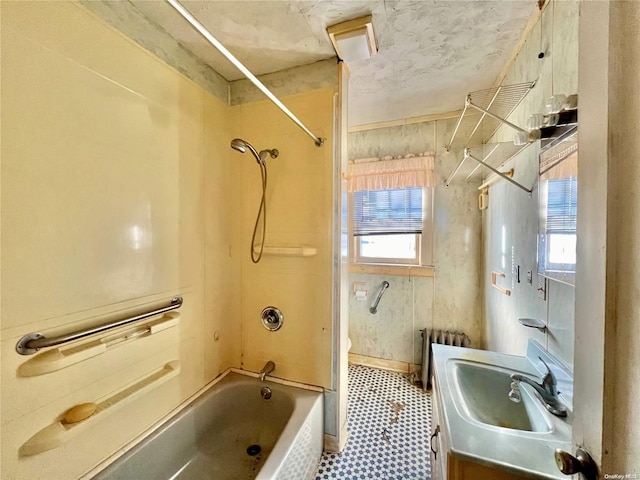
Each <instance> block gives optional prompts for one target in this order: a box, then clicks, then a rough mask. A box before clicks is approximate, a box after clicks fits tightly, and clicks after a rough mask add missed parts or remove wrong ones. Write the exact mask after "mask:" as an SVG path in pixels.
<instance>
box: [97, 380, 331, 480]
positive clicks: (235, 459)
mask: <svg viewBox="0 0 640 480" xmlns="http://www.w3.org/2000/svg"><path fill="white" fill-rule="evenodd" d="M263 387H268V388H269V389H270V390H271V397H270V398H269V399H264V398H263V395H262V392H261V389H262V388H263ZM265 396H268V392H267V393H266V395H265ZM322 398H323V396H322V393H321V392H319V391H313V390H306V389H302V388H296V387H293V386H289V385H282V384H280V383H275V382H272V381H268V380H267V381H264V382H261V381H260V380H259V379H257V378H253V377H250V376H247V375H243V374H240V373H237V372H230V373H228V374H227V375H225V376H224V378H222V380H220V381H218V382H217V383H215V384H214V385H213V386H212V387H210V388H209V389H207V390H206V391H205V392H204V393H202V394H201V395H199V396H198V397H197V398H196V399H195V400H194V401H192V402H190V403H189V404H188V405H187V406H186V407H184V408H183V409H182V410H180V411H179V412H178V413H177V414H175V415H174V416H173V417H171V418H170V419H169V420H167V421H166V422H164V423H163V424H162V425H161V426H159V427H158V428H157V429H156V430H155V431H154V432H153V433H152V434H150V435H149V436H147V437H146V438H145V439H143V440H142V441H141V442H140V443H139V444H137V445H136V446H135V447H133V448H132V449H131V450H129V451H128V452H127V453H125V454H124V455H123V456H121V457H120V458H118V459H117V460H116V461H115V462H114V463H112V464H111V465H109V466H108V467H107V468H106V469H104V470H102V471H101V472H99V473H98V474H97V475H96V476H95V477H93V478H94V479H96V480H115V479H119V480H133V479H135V480H161V479H166V480H169V479H171V480H174V479H175V480H192V479H193V480H207V479H211V480H214V479H215V480H224V479H233V480H238V479H253V478H255V479H259V480H267V479H282V480H288V479H291V480H303V479H311V478H314V474H315V472H316V467H317V464H318V460H319V459H320V455H321V454H322V443H323V404H322V401H323V400H322Z"/></svg>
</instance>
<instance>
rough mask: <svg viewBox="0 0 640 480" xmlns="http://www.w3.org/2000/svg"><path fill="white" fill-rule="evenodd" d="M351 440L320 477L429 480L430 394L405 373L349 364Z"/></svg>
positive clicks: (331, 456) (326, 457)
mask: <svg viewBox="0 0 640 480" xmlns="http://www.w3.org/2000/svg"><path fill="white" fill-rule="evenodd" d="M348 427H349V439H348V441H347V446H346V447H345V449H344V451H343V452H341V453H339V454H336V453H329V452H324V453H323V454H322V458H321V460H320V463H319V466H318V471H317V473H316V480H330V479H341V480H361V479H374V480H392V479H393V480H409V479H411V480H430V478H431V468H430V465H429V437H430V435H431V434H430V432H431V395H430V393H425V392H423V391H422V389H421V388H419V387H416V386H414V385H411V384H410V383H409V381H408V380H407V378H406V376H404V375H402V374H400V373H393V372H386V371H383V370H376V369H373V368H367V367H362V366H359V365H349V419H348Z"/></svg>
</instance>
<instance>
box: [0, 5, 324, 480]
mask: <svg viewBox="0 0 640 480" xmlns="http://www.w3.org/2000/svg"><path fill="white" fill-rule="evenodd" d="M0 8H1V13H2V16H1V22H2V25H1V27H2V28H1V33H2V52H1V53H2V58H1V61H2V92H1V94H2V151H1V153H2V165H1V167H2V170H1V172H2V177H1V178H2V191H1V193H2V204H1V205H2V233H3V235H2V245H1V256H0V261H1V267H2V270H1V271H2V292H1V294H2V302H1V308H2V310H1V313H2V323H1V333H2V343H1V356H2V366H1V368H2V380H1V381H2V407H1V408H2V410H1V415H2V435H1V442H2V444H1V445H2V466H1V469H2V470H1V473H0V476H2V478H76V477H78V476H80V475H81V474H82V473H83V472H86V471H88V470H90V469H91V468H92V467H93V466H94V465H96V464H98V463H99V462H100V461H102V460H103V459H105V458H106V457H108V456H109V455H111V454H112V453H114V452H115V451H117V450H118V449H120V448H121V447H122V446H123V445H125V444H126V443H127V442H129V441H131V440H132V439H133V438H134V437H135V436H136V435H139V434H140V433H141V432H143V431H144V430H145V429H147V428H148V427H150V426H151V425H152V424H154V423H155V422H156V421H158V420H159V419H160V418H162V417H163V416H164V415H165V414H166V413H168V412H169V411H170V410H171V409H173V408H175V407H176V406H177V405H178V404H179V403H180V402H182V401H183V400H184V399H186V398H187V397H189V396H190V395H191V394H193V393H194V392H195V391H197V390H198V389H199V388H201V387H202V386H203V385H205V384H206V383H208V382H209V381H210V380H212V379H213V378H215V377H216V376H217V375H218V374H219V373H221V372H222V371H224V370H226V369H227V368H228V367H231V366H235V367H239V366H240V365H241V363H244V365H245V367H246V368H249V369H255V370H257V369H259V368H261V367H262V365H260V362H261V361H262V359H263V358H269V359H272V360H274V361H275V362H276V371H275V372H274V373H275V374H276V375H278V376H282V377H284V378H289V379H292V380H301V381H305V382H307V383H315V384H318V385H326V384H327V383H328V381H329V380H328V379H330V372H331V341H330V339H331V336H332V322H331V308H330V298H331V265H332V260H331V249H330V246H331V219H330V215H331V202H330V198H329V197H328V196H329V195H331V181H332V171H331V170H329V172H328V174H327V172H326V169H327V168H329V169H331V165H332V158H331V152H332V149H331V146H330V145H331V144H332V143H331V142H332V134H333V132H332V128H333V116H332V115H333V92H332V91H330V89H325V90H322V91H318V92H312V93H309V94H301V95H298V96H295V95H294V96H292V97H290V98H288V99H285V102H286V103H288V104H289V105H290V106H291V107H292V108H293V109H294V110H296V109H297V110H298V111H299V112H300V116H301V117H302V118H303V119H305V120H306V119H307V118H313V119H315V120H314V122H313V123H310V126H311V128H313V129H314V130H317V131H318V133H319V134H321V135H322V136H323V137H326V138H327V146H326V147H324V148H323V149H318V148H317V147H315V146H314V145H313V142H311V141H310V140H309V139H308V138H307V137H306V136H305V135H304V134H303V133H301V132H299V131H298V130H297V127H292V124H291V123H290V122H289V120H286V119H285V118H284V116H283V115H282V114H281V113H280V112H276V111H274V110H272V109H271V107H269V106H268V105H267V104H265V103H264V102H255V103H252V104H250V105H249V104H245V105H238V106H234V107H230V106H228V104H227V102H226V101H223V100H221V99H220V98H217V97H216V96H214V95H212V94H211V93H209V92H207V91H206V90H204V89H203V88H201V87H199V86H197V85H195V84H194V83H193V82H192V81H190V80H188V79H186V78H185V77H184V76H182V75H181V74H179V73H177V72H176V71H175V70H173V69H172V68H170V67H168V66H167V65H166V64H165V63H163V62H161V61H159V60H158V59H157V58H156V57H155V56H153V55H150V54H149V53H148V52H146V51H145V50H143V49H142V48H141V47H140V46H139V45H137V44H135V43H134V42H132V41H131V40H129V39H128V38H125V37H123V36H122V34H120V33H119V32H116V31H114V30H113V29H112V28H110V27H108V26H106V25H105V24H104V23H102V21H101V20H98V19H96V18H95V17H94V16H93V15H92V14H91V13H90V12H88V11H87V10H86V9H85V8H84V7H82V6H80V5H79V4H77V3H71V2H45V3H33V2H2V5H1V6H0ZM333 67H334V68H335V64H334V65H333ZM303 74H304V72H300V75H303ZM300 84H301V85H303V87H302V88H305V87H306V86H307V85H308V84H307V83H305V82H300ZM232 88H233V86H232ZM289 93H290V94H293V93H295V90H293V89H291V90H290V91H289ZM247 101H248V100H247ZM251 101H253V100H251ZM289 102H290V103H289ZM307 104H309V106H308V107H306V106H305V105H307ZM271 123H272V125H271V126H269V125H270V124H271ZM235 136H243V137H246V138H247V140H248V141H251V142H253V143H254V145H256V147H258V148H265V147H267V146H269V147H277V148H279V149H280V152H281V155H280V157H279V158H278V159H275V160H273V161H272V163H270V171H269V173H270V192H269V193H268V198H267V201H268V203H269V206H268V208H269V212H268V214H269V215H270V218H269V225H268V232H269V233H270V234H271V236H270V237H268V238H269V240H273V241H280V240H282V238H283V237H284V236H286V237H287V239H288V240H291V239H294V240H295V242H296V243H297V242H298V241H300V242H302V241H304V242H305V243H310V244H313V245H314V246H316V247H317V248H318V249H319V255H318V256H316V257H313V258H311V259H304V260H306V261H308V263H306V264H305V265H306V266H300V265H299V264H298V263H297V262H301V261H302V259H294V258H291V259H282V261H280V262H275V261H274V259H268V258H266V257H265V259H264V260H263V262H264V263H262V264H260V266H258V267H256V268H255V269H252V268H251V267H253V265H247V264H245V263H244V262H246V261H248V258H249V246H248V245H249V239H248V234H247V229H249V228H250V227H252V225H253V221H254V218H255V217H254V215H255V212H256V211H257V206H258V199H257V197H254V196H253V192H252V189H253V188H255V190H256V191H257V190H258V188H257V187H259V184H256V183H255V181H256V178H255V176H254V175H255V174H256V173H257V167H256V165H255V163H253V161H252V160H251V159H250V158H244V157H242V156H240V154H238V153H237V152H235V151H233V150H231V149H230V148H229V141H230V140H231V139H232V138H233V137H235ZM327 158H328V161H327ZM299 164H301V165H304V168H305V174H306V175H307V176H308V177H309V180H306V182H307V183H304V182H301V181H300V180H298V175H299V170H297V166H298V165H299ZM325 174H327V175H326V177H322V178H320V177H321V176H322V175H325ZM257 181H258V182H259V180H257ZM271 189H273V190H271ZM245 195H246V198H245ZM297 202H300V203H301V204H303V205H304V207H301V209H300V210H299V211H298V210H295V209H294V206H296V205H295V203H297ZM307 202H309V203H310V204H309V205H307ZM316 204H317V205H316ZM327 204H328V205H329V206H328V207H327ZM238 206H239V208H238ZM298 206H300V205H298ZM320 210H322V211H321V212H320V213H318V212H319V211H320ZM316 213H317V214H318V215H317V216H315V217H313V216H312V215H316ZM307 216H310V217H309V218H307ZM285 218H286V219H287V220H289V219H291V220H292V222H291V223H287V225H289V226H290V228H288V227H287V226H286V225H285V224H284V219H285ZM325 263H326V265H325ZM305 268H306V270H305ZM294 270H295V272H294ZM271 275H274V276H273V277H272V276H271ZM254 282H255V283H254ZM265 282H266V283H265ZM265 285H267V286H269V288H265ZM271 287H273V288H271ZM176 294H180V295H182V296H183V297H184V305H183V306H182V307H181V308H180V310H178V312H179V313H180V316H181V322H180V325H179V326H178V327H175V328H171V329H168V330H166V331H163V332H161V333H158V334H155V335H153V336H150V337H148V338H144V339H139V340H135V341H132V342H129V343H127V344H124V345H121V346H119V347H117V348H113V349H109V350H108V351H107V352H106V353H104V354H102V355H98V356H96V357H94V358H92V359H89V360H86V361H83V362H82V363H80V364H77V365H75V366H72V367H68V368H66V369H62V370H59V371H57V372H53V373H49V374H46V375H42V376H38V377H21V376H19V375H18V374H17V370H18V368H19V366H20V365H21V364H22V363H24V362H25V361H26V360H27V359H28V357H22V356H20V355H18V354H17V353H16V352H15V350H14V347H15V343H16V341H17V339H18V338H20V337H21V336H22V335H24V334H25V333H28V332H32V331H43V332H45V333H46V334H48V335H51V334H57V333H65V332H69V331H74V330H76V329H80V328H84V327H87V326H90V325H91V326H92V325H95V324H98V323H101V322H100V320H102V319H103V317H110V318H113V317H115V318H119V317H122V316H126V315H127V314H128V313H130V312H131V311H132V310H136V311H139V310H141V309H147V308H148V309H150V307H154V306H157V305H158V304H164V303H165V302H166V301H167V300H168V299H169V298H171V297H172V296H173V295H176ZM279 295H281V296H279ZM265 302H268V303H274V304H276V305H277V306H281V308H283V310H284V312H285V327H283V330H282V332H281V337H287V339H286V340H287V342H288V343H287V344H285V345H284V346H282V345H281V344H280V343H278V342H276V341H274V339H273V337H271V338H269V339H267V340H265V341H263V342H257V343H254V339H255V338H260V334H262V332H259V333H258V332H256V331H255V330H252V329H254V328H255V329H262V327H261V326H259V323H258V322H259V320H258V318H257V315H258V314H259V311H260V309H261V308H262V307H263V306H266V305H267V303H265ZM327 305H328V306H327ZM308 308H315V313H314V315H315V316H313V315H309V310H308ZM256 310H257V313H256ZM325 314H326V315H325ZM245 318H246V321H245ZM241 330H243V331H244V332H243V333H241ZM264 332H265V333H266V330H265V331H264ZM292 333H293V337H291V338H289V335H291V334H292ZM281 337H277V338H278V339H279V340H280V339H281ZM299 344H302V346H301V347H300V348H299V347H298V345H299ZM243 347H244V348H245V350H246V353H245V357H244V360H243V359H242V356H241V348H243ZM302 348H304V352H305V354H306V355H305V356H304V358H301V356H300V351H302ZM309 352H312V353H311V354H310V353H309ZM171 360H179V361H180V363H181V372H180V374H179V375H178V376H177V377H175V378H173V379H171V380H170V381H168V382H167V383H165V384H163V385H162V386H159V387H158V388H156V389H154V390H152V391H151V392H149V393H146V394H145V395H144V397H142V398H140V399H138V400H136V401H133V402H132V403H130V404H128V405H126V406H124V407H122V408H121V409H120V410H118V411H117V413H114V414H112V415H111V416H109V417H108V418H106V419H105V420H102V421H99V420H98V421H97V423H96V424H95V425H94V426H92V427H91V428H88V429H87V430H85V431H83V432H82V433H80V434H78V435H77V436H75V437H74V438H72V439H70V440H69V441H68V443H65V444H64V445H62V446H60V447H58V448H56V449H54V450H50V451H47V452H44V453H40V454H38V455H34V456H29V457H24V456H22V457H21V456H19V455H18V449H19V448H20V446H21V445H22V444H24V443H25V441H26V440H27V439H28V438H30V437H31V436H32V435H33V434H35V433H36V432H38V431H39V430H41V429H42V428H44V427H45V426H47V425H49V424H51V423H52V422H54V421H56V420H57V419H59V418H60V416H61V415H62V414H63V413H64V412H65V411H66V410H67V409H68V408H70V407H71V406H73V405H76V404H79V403H84V402H88V401H96V400H98V399H100V398H104V397H105V396H108V395H109V394H111V393H112V392H114V391H116V390H118V389H120V388H122V387H123V386H124V385H125V384H127V383H129V382H134V381H136V380H137V379H139V378H141V377H143V376H146V375H148V374H149V373H150V372H151V371H153V370H155V369H157V368H159V367H161V366H163V365H164V364H165V363H166V362H168V361H171ZM60 459H64V461H60Z"/></svg>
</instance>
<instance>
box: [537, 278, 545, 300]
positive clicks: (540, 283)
mask: <svg viewBox="0 0 640 480" xmlns="http://www.w3.org/2000/svg"><path fill="white" fill-rule="evenodd" d="M538 298H541V299H542V300H546V299H547V279H546V278H545V277H538Z"/></svg>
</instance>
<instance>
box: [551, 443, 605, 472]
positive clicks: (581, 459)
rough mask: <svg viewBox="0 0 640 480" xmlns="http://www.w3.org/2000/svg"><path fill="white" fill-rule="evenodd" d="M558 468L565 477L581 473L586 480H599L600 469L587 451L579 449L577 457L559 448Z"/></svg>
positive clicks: (557, 454) (556, 456)
mask: <svg viewBox="0 0 640 480" xmlns="http://www.w3.org/2000/svg"><path fill="white" fill-rule="evenodd" d="M555 458H556V466H557V467H558V470H560V471H561V472H562V473H564V474H565V475H573V474H574V473H580V474H581V478H583V479H585V480H597V478H598V467H597V466H596V463H595V462H594V461H593V459H592V458H591V455H589V454H588V453H587V451H586V450H583V449H582V448H578V449H577V450H576V455H575V457H574V456H573V455H571V454H570V453H569V452H566V451H565V450H562V449H560V448H558V449H557V450H556V453H555Z"/></svg>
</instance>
